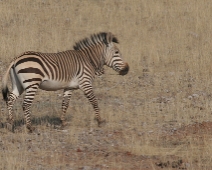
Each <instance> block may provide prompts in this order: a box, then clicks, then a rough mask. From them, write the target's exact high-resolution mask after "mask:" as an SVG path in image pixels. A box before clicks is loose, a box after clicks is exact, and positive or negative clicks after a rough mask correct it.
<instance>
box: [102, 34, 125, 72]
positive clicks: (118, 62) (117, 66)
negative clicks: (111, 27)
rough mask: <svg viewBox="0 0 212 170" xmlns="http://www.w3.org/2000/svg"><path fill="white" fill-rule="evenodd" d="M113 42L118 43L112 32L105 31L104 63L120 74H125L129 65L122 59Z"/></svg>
mask: <svg viewBox="0 0 212 170" xmlns="http://www.w3.org/2000/svg"><path fill="white" fill-rule="evenodd" d="M115 43H118V39H117V38H116V37H115V36H114V35H113V34H112V33H105V44H106V52H105V65H107V66H108V67H111V68H113V70H115V71H116V72H118V73H119V74H120V75H126V74H127V73H128V71H129V65H128V63H126V62H124V61H123V59H122V54H121V53H120V51H119V49H118V47H117V46H116V45H115Z"/></svg>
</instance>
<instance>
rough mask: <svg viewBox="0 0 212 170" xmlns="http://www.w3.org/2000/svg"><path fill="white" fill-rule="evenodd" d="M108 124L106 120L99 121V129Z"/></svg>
mask: <svg viewBox="0 0 212 170" xmlns="http://www.w3.org/2000/svg"><path fill="white" fill-rule="evenodd" d="M105 124H106V120H100V121H98V126H99V127H102V126H104V125H105Z"/></svg>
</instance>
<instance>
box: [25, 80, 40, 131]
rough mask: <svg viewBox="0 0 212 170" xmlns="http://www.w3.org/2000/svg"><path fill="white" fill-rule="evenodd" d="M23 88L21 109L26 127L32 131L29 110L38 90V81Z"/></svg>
mask: <svg viewBox="0 0 212 170" xmlns="http://www.w3.org/2000/svg"><path fill="white" fill-rule="evenodd" d="M25 90H26V93H25V96H24V102H23V111H24V116H25V121H26V127H27V129H28V130H29V132H33V131H34V129H35V128H34V127H32V122H31V118H30V112H31V106H32V102H33V100H34V97H35V94H36V92H37V90H38V83H36V84H32V85H30V86H28V87H27V88H26V89H25Z"/></svg>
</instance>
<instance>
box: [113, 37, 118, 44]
mask: <svg viewBox="0 0 212 170" xmlns="http://www.w3.org/2000/svg"><path fill="white" fill-rule="evenodd" d="M112 41H113V42H114V43H117V44H118V43H119V40H118V39H117V38H116V37H115V36H113V39H112Z"/></svg>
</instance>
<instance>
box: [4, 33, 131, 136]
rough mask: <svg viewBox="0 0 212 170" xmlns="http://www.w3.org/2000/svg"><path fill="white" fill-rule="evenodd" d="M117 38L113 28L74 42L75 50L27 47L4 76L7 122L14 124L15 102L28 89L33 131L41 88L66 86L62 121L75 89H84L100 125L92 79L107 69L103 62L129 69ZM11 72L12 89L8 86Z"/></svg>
mask: <svg viewBox="0 0 212 170" xmlns="http://www.w3.org/2000/svg"><path fill="white" fill-rule="evenodd" d="M115 43H118V39H117V38H116V37H115V36H114V35H113V34H112V33H110V32H108V33H104V32H103V33H99V34H93V35H91V36H90V37H89V38H85V39H83V40H81V41H79V42H78V43H76V44H75V45H74V50H68V51H64V52H59V53H40V52H33V51H28V52H24V53H23V54H21V55H20V56H18V57H16V58H14V59H13V60H12V62H11V63H10V65H9V67H8V69H7V71H6V73H5V76H4V77H3V80H2V95H3V98H4V100H5V101H6V104H7V108H8V111H9V117H8V121H9V122H8V123H10V124H11V125H12V126H13V122H14V119H13V105H14V102H15V100H16V99H17V98H18V97H19V96H20V95H21V94H22V93H23V92H24V91H25V96H24V101H23V105H22V106H23V112H24V116H25V123H26V127H27V128H28V130H29V132H32V131H33V129H34V128H33V127H32V126H31V120H30V112H31V111H30V110H31V105H32V102H33V99H34V97H35V94H36V92H37V90H38V88H40V89H42V90H47V91H56V90H59V89H64V93H63V101H62V114H61V117H60V119H61V123H62V126H64V125H65V113H66V110H67V108H68V106H69V100H70V97H71V95H72V91H73V90H75V89H81V90H82V91H83V92H84V94H85V96H86V97H87V98H88V100H89V101H90V103H91V104H92V105H93V108H94V110H95V118H96V120H97V122H98V125H100V124H101V123H102V122H103V121H102V119H101V117H100V115H99V107H98V103H97V100H96V97H95V95H94V93H93V86H92V81H93V79H94V77H95V75H101V74H103V73H104V69H103V66H104V65H107V66H108V67H111V68H113V69H114V70H115V71H116V72H118V73H119V74H120V75H125V74H127V73H128V70H129V66H128V64H127V63H126V62H124V61H123V60H122V55H121V53H120V52H119V49H118V48H117V46H116V45H115ZM9 73H10V77H11V82H12V92H9V90H8V87H7V80H8V75H9ZM13 127H14V126H13Z"/></svg>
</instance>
